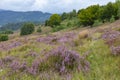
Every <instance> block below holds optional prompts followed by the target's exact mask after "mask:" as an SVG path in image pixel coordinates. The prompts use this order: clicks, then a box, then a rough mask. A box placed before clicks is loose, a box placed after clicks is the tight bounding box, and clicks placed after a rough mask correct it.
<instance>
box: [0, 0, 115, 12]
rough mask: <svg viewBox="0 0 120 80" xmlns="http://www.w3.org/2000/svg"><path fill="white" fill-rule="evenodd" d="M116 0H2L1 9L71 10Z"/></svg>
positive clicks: (0, 1)
mask: <svg viewBox="0 0 120 80" xmlns="http://www.w3.org/2000/svg"><path fill="white" fill-rule="evenodd" d="M108 2H115V0H0V9H5V10H13V11H42V12H50V13H62V12H70V11H72V10H73V9H76V10H79V9H81V8H86V7H88V6H90V5H94V4H100V5H105V4H107V3H108Z"/></svg>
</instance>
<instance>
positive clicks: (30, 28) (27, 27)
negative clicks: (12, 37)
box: [20, 23, 35, 35]
mask: <svg viewBox="0 0 120 80" xmlns="http://www.w3.org/2000/svg"><path fill="white" fill-rule="evenodd" d="M34 30H35V29H34V24H32V23H26V24H24V25H23V27H22V28H21V33H20V35H28V34H32V33H33V32H34Z"/></svg>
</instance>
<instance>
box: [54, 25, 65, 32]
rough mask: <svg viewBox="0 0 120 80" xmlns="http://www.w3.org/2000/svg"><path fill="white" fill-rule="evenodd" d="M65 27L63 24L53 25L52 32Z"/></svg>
mask: <svg viewBox="0 0 120 80" xmlns="http://www.w3.org/2000/svg"><path fill="white" fill-rule="evenodd" d="M64 28H65V27H64V26H63V25H60V26H56V27H54V28H53V30H52V31H53V32H57V31H60V30H62V29H64Z"/></svg>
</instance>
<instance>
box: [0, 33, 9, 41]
mask: <svg viewBox="0 0 120 80" xmlns="http://www.w3.org/2000/svg"><path fill="white" fill-rule="evenodd" d="M7 40H8V35H6V34H0V41H7Z"/></svg>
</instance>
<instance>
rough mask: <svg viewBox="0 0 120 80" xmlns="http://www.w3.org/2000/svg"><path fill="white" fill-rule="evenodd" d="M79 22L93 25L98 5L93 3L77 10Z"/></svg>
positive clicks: (96, 17) (96, 16) (97, 14)
mask: <svg viewBox="0 0 120 80" xmlns="http://www.w3.org/2000/svg"><path fill="white" fill-rule="evenodd" d="M78 17H79V19H80V23H81V24H82V25H84V26H87V25H93V23H94V21H95V20H97V19H98V18H99V5H93V6H90V7H88V8H87V9H83V10H82V11H80V12H79V14H78Z"/></svg>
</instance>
